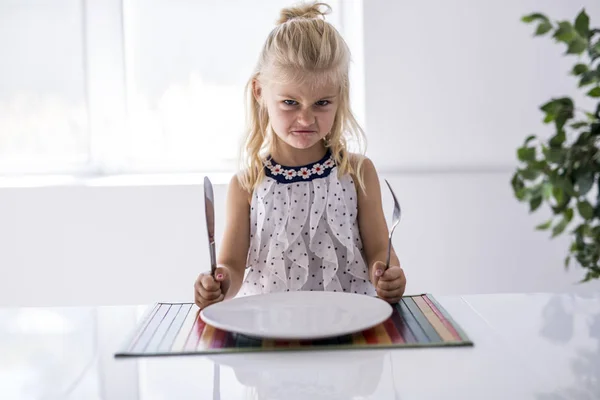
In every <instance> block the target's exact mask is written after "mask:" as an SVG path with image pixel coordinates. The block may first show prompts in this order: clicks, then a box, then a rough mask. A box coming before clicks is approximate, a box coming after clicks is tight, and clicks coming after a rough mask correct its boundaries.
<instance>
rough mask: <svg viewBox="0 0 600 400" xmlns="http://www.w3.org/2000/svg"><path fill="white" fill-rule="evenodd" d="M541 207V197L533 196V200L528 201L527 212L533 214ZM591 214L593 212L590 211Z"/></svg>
mask: <svg viewBox="0 0 600 400" xmlns="http://www.w3.org/2000/svg"><path fill="white" fill-rule="evenodd" d="M541 205H542V196H535V197H534V198H533V199H531V200H529V212H534V211H535V210H537V209H538V208H540V206H541ZM592 212H593V210H592Z"/></svg>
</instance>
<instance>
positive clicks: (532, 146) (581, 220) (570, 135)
mask: <svg viewBox="0 0 600 400" xmlns="http://www.w3.org/2000/svg"><path fill="white" fill-rule="evenodd" d="M522 21H523V22H525V23H528V24H536V25H537V27H536V30H535V33H534V36H544V35H548V36H550V37H551V38H552V39H554V41H555V42H556V43H559V44H562V45H564V46H565V47H566V52H565V55H567V56H571V57H573V58H574V66H573V68H572V69H571V71H570V74H572V75H573V76H574V78H575V80H576V83H577V86H578V88H579V90H581V91H582V95H584V96H585V97H586V99H589V100H590V103H592V104H593V107H592V108H591V109H587V110H584V109H582V108H580V107H578V106H576V105H575V102H574V101H573V99H572V98H570V97H555V98H552V99H550V100H549V101H548V102H546V103H545V104H543V105H541V106H540V110H541V111H542V113H543V115H544V119H543V121H544V123H545V124H552V131H553V133H552V134H551V135H550V137H548V138H546V139H545V140H544V139H542V138H540V137H538V136H537V135H531V136H529V137H527V138H526V139H525V141H524V143H523V145H522V146H521V147H519V148H518V149H517V158H518V160H519V166H518V167H517V169H516V171H515V173H514V174H513V176H512V180H511V185H512V188H513V192H514V195H515V197H516V198H517V199H518V200H519V201H521V202H525V203H527V204H528V205H529V212H530V213H533V212H535V211H536V210H538V209H540V206H542V205H543V204H546V205H548V207H549V208H550V210H551V212H552V216H551V218H550V219H549V220H548V221H546V222H544V223H542V224H540V225H538V226H537V227H536V229H538V230H547V231H551V237H553V238H554V237H557V236H559V235H561V234H563V233H565V234H566V233H568V234H569V235H570V236H571V239H572V240H571V244H570V247H569V249H567V250H566V252H565V253H566V258H565V267H566V268H568V266H569V263H570V261H571V259H572V258H574V259H575V260H576V261H577V263H578V264H579V265H580V266H581V267H582V268H584V269H585V276H584V278H583V279H582V282H587V281H590V280H592V279H599V278H600V265H599V260H600V149H599V143H600V29H598V28H590V20H589V17H588V15H587V14H586V12H585V9H584V10H581V12H579V14H578V15H577V17H576V18H575V20H574V21H573V22H570V21H552V20H550V19H549V18H548V17H546V16H545V15H543V14H540V13H534V14H530V15H526V16H524V17H523V18H522Z"/></svg>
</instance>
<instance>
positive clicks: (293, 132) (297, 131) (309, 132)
mask: <svg viewBox="0 0 600 400" xmlns="http://www.w3.org/2000/svg"><path fill="white" fill-rule="evenodd" d="M315 133H317V131H308V130H295V131H292V135H301V136H303V135H312V134H315Z"/></svg>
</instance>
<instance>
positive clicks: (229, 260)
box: [217, 176, 250, 299]
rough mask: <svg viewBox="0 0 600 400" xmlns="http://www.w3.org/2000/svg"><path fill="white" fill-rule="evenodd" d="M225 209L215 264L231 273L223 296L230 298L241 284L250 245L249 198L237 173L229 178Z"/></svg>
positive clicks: (235, 293)
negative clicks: (223, 225) (221, 235)
mask: <svg viewBox="0 0 600 400" xmlns="http://www.w3.org/2000/svg"><path fill="white" fill-rule="evenodd" d="M225 211H226V220H225V230H224V232H223V237H222V240H221V244H220V250H219V255H218V257H217V264H218V266H220V267H226V269H227V271H228V273H229V274H230V276H229V277H228V278H229V288H227V292H226V293H225V298H226V299H230V298H233V297H235V295H237V293H238V292H239V290H240V288H241V287H242V282H243V281H244V272H245V270H246V260H247V257H248V248H249V246H250V199H249V194H248V192H247V191H245V190H244V189H243V188H242V186H241V185H240V183H239V181H238V179H237V177H236V176H234V177H233V178H232V179H231V181H230V182H229V188H228V191H227V203H226V210H225Z"/></svg>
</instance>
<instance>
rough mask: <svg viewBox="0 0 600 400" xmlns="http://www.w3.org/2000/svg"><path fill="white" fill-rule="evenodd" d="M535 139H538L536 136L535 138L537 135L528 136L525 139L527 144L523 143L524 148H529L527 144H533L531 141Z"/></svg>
mask: <svg viewBox="0 0 600 400" xmlns="http://www.w3.org/2000/svg"><path fill="white" fill-rule="evenodd" d="M535 138H536V136H535V135H529V136H527V137H526V138H525V142H523V146H527V144H528V143H529V142H531V141H532V140H533V139H535Z"/></svg>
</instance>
